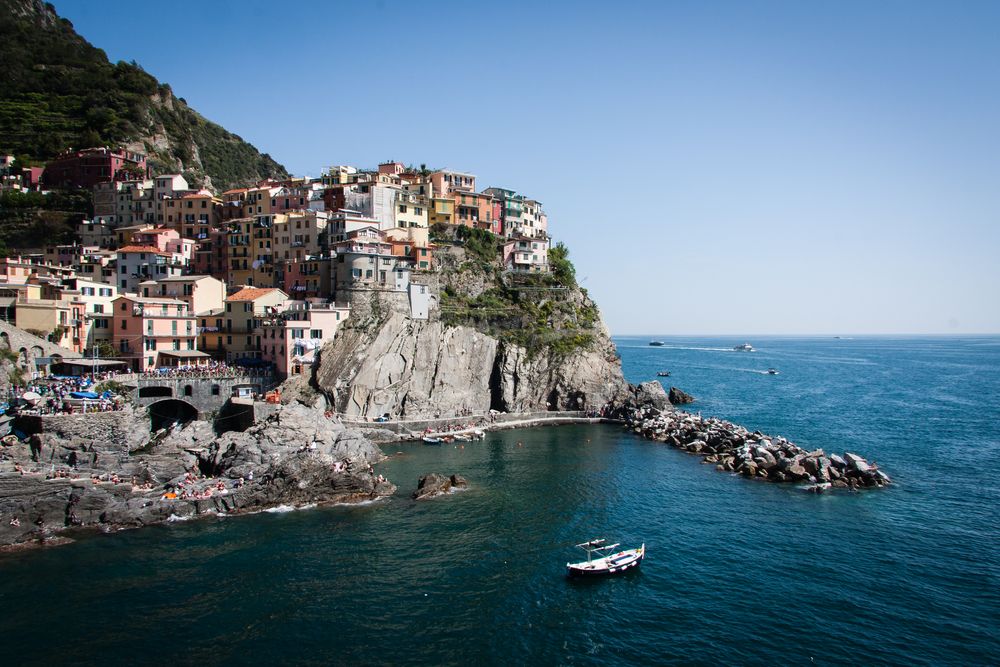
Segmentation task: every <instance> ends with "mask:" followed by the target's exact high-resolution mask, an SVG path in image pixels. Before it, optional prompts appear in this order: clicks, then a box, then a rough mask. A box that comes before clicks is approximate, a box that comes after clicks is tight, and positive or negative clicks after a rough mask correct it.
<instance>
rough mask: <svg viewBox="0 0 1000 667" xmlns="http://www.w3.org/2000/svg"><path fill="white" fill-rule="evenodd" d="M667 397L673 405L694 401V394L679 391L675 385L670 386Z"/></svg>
mask: <svg viewBox="0 0 1000 667" xmlns="http://www.w3.org/2000/svg"><path fill="white" fill-rule="evenodd" d="M667 399H668V400H669V401H670V402H671V403H672V404H674V405H682V404H684V403H694V396H692V395H691V394H687V393H685V392H683V391H681V390H680V389H678V388H677V387H671V388H670V393H669V394H668V395H667Z"/></svg>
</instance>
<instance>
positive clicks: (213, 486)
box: [160, 472, 253, 500]
mask: <svg viewBox="0 0 1000 667" xmlns="http://www.w3.org/2000/svg"><path fill="white" fill-rule="evenodd" d="M248 481H249V482H252V481H253V472H251V473H250V476H249V477H248V478H247V477H240V478H239V479H236V480H233V481H231V482H230V483H229V485H227V484H226V480H224V479H216V480H214V481H213V480H212V479H210V478H208V477H205V476H204V475H202V474H195V473H193V472H188V473H187V474H186V475H184V479H182V480H181V481H180V482H178V483H177V486H175V487H173V488H168V490H167V491H166V493H164V494H163V495H162V496H160V500H208V499H209V498H211V497H213V496H225V495H227V494H229V492H230V491H235V490H236V489H241V488H243V486H244V485H245V484H246V483H247V482H248Z"/></svg>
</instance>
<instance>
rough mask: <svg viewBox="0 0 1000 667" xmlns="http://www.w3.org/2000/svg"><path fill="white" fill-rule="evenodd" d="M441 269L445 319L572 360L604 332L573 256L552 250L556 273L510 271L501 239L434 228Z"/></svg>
mask: <svg viewBox="0 0 1000 667" xmlns="http://www.w3.org/2000/svg"><path fill="white" fill-rule="evenodd" d="M433 231H434V242H435V244H437V246H438V249H437V250H436V251H435V260H436V261H437V262H438V264H439V266H440V267H441V319H442V321H444V322H445V323H446V324H448V325H450V326H460V325H464V326H470V327H473V328H475V329H477V330H479V331H481V332H483V333H485V334H487V335H489V336H493V337H494V338H497V339H499V340H502V341H507V342H509V343H513V344H515V345H518V346H520V347H523V348H525V349H526V350H527V351H528V353H529V354H531V355H535V354H538V353H541V352H547V353H549V354H552V355H554V356H558V357H561V356H566V355H569V354H570V353H572V352H574V351H578V350H581V349H587V348H589V347H591V345H592V344H593V343H594V341H595V339H596V336H597V335H598V333H599V327H600V313H599V311H598V309H597V306H596V304H594V302H593V301H591V299H590V297H589V296H587V292H586V290H584V289H582V288H580V287H579V286H578V285H577V283H576V271H575V269H574V268H573V264H572V262H570V260H569V251H568V250H567V249H566V247H565V246H564V245H562V244H561V243H560V244H557V245H555V246H554V247H553V248H552V249H551V250H550V251H549V265H550V267H551V269H552V271H551V272H550V273H538V274H524V273H512V272H508V271H504V270H503V267H502V265H501V262H500V240H499V239H498V238H497V237H496V236H494V235H493V234H490V233H489V232H485V231H482V230H476V229H469V228H467V227H457V228H446V227H444V226H443V225H438V226H435V228H434V230H433Z"/></svg>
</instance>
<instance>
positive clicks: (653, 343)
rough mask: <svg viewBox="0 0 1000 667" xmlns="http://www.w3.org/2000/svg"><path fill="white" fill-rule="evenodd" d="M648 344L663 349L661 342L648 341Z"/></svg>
mask: <svg viewBox="0 0 1000 667" xmlns="http://www.w3.org/2000/svg"><path fill="white" fill-rule="evenodd" d="M649 344H650V345H652V346H653V347H663V345H664V342H663V341H662V340H651V341H649Z"/></svg>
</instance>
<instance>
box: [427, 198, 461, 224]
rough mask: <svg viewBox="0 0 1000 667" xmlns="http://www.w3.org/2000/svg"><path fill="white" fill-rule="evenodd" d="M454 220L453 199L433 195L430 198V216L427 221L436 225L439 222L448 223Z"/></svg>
mask: <svg viewBox="0 0 1000 667" xmlns="http://www.w3.org/2000/svg"><path fill="white" fill-rule="evenodd" d="M454 220H455V200H454V199H449V198H447V197H434V198H433V199H431V209H430V217H429V219H428V222H430V224H432V225H436V224H437V223H439V222H441V223H444V224H446V225H450V224H452V223H453V222H454Z"/></svg>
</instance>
